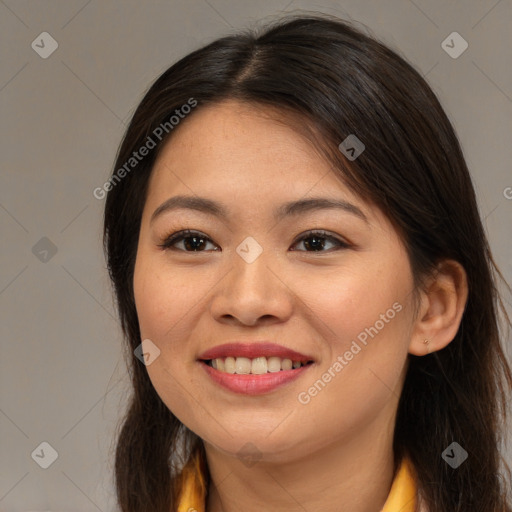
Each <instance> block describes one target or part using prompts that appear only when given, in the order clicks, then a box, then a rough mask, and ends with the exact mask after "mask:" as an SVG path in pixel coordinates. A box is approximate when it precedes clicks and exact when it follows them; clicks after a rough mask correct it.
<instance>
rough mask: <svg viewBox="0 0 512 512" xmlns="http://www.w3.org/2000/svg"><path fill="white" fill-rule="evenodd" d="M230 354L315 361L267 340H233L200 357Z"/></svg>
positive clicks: (207, 357) (207, 358)
mask: <svg viewBox="0 0 512 512" xmlns="http://www.w3.org/2000/svg"><path fill="white" fill-rule="evenodd" d="M230 356H231V357H247V358H249V359H255V358H256V357H280V358H281V359H291V360H292V361H300V362H303V363H307V362H308V361H313V358H312V357H311V356H308V355H305V354H301V353H300V352H296V351H295V350H291V349H289V348H286V347H284V346H282V345H277V344H276V343H270V342H266V341H260V342H252V343H242V342H232V343H225V344H223V345H217V346H216V347H213V348H210V349H208V350H207V351H206V352H203V353H202V354H201V355H200V356H199V358H198V359H202V360H204V361H208V360H210V359H218V358H226V357H230Z"/></svg>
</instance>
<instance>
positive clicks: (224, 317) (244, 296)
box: [211, 250, 294, 326]
mask: <svg viewBox="0 0 512 512" xmlns="http://www.w3.org/2000/svg"><path fill="white" fill-rule="evenodd" d="M288 280H289V279H287V277H286V275H285V273H284V271H283V267H282V265H281V266H279V265H278V264H277V262H276V259H275V258H272V254H271V251H265V250H264V251H263V252H262V253H261V254H260V256H259V257H258V258H257V259H256V260H255V261H252V262H251V263H248V262H247V261H245V260H244V259H243V258H242V257H241V256H239V254H238V253H236V252H234V253H233V265H232V268H231V270H230V271H229V272H228V274H227V275H226V276H225V278H224V279H222V280H221V282H220V283H219V285H218V287H216V292H215V294H214V296H213V299H212V301H211V314H212V316H213V317H214V318H215V320H217V321H218V322H222V323H231V324H235V325H246V326H254V325H257V324H265V325H270V324H273V323H279V322H285V321H286V320H287V319H288V318H289V317H290V315H291V313H292V309H293V302H294V293H293V291H292V290H291V284H290V283H288Z"/></svg>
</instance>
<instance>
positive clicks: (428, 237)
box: [104, 16, 512, 512]
mask: <svg viewBox="0 0 512 512" xmlns="http://www.w3.org/2000/svg"><path fill="white" fill-rule="evenodd" d="M105 190H107V191H108V196H107V200H106V207H105V225H104V229H105V231H104V234H105V238H104V242H105V249H106V255H107V260H108V267H109V271H110V275H111V279H112V281H113V284H114V288H115V292H116V296H117V301H118V306H119V312H120V317H121V321H122V326H123V330H124V334H125V337H126V341H127V348H128V352H127V354H128V357H129V364H130V367H131V377H132V383H133V396H132V398H131V403H130V406H129V410H128V412H127V415H126V417H125V418H124V423H123V425H122V429H121V431H120V434H119V438H118V443H117V452H116V467H115V471H116V482H117V495H118V500H119V503H120V507H121V510H122V511H123V512H134V511H137V512H140V511H153V512H155V511H170V510H171V511H175V510H178V511H179V512H182V511H193V510H198V511H202V510H206V511H208V512H219V511H221V510H222V511H227V512H229V511H232V510H244V511H253V510H297V511H298V510H325V511H331V510H333V511H334V510H340V509H343V510H350V511H352V512H359V511H360V512H363V511H375V512H377V511H380V510H383V511H385V512H390V511H398V510H400V511H402V512H406V511H420V510H421V511H431V512H434V511H435V512H448V511H449V512H455V511H460V512H462V511H463V512H470V511H474V512H476V511H483V510H485V511H486V512H491V511H494V512H498V511H507V512H510V510H511V507H510V502H509V501H507V500H508V496H507V492H506V490H507V488H510V479H508V480H507V483H504V482H502V476H501V473H500V469H501V467H500V462H502V460H501V459H502V457H501V456H500V453H499V449H498V448H499V443H500V439H501V437H500V435H501V429H502V428H503V425H504V421H505V412H506V409H505V405H506V392H507V391H508V390H510V388H511V386H512V374H511V370H510V367H509V366H508V364H507V361H506V359H505V356H504V352H503V350H502V347H501V346H500V341H499V333H498V320H499V318H498V307H497V306H498V305H502V304H501V301H500V298H499V296H498V293H497V290H496V286H497V285H496V278H495V275H499V276H500V277H501V274H500V273H499V271H498V270H497V269H496V268H495V265H494V262H493V259H492V255H491V252H490V250H489V247H488V243H487V241H486V237H485V234H484V231H483V228H482V223H481V220H480V218H479V215H478V210H477V203H476V200H475V193H474V190H473V186H472V184H471V180H470V176H469V173H468V169H467V166H466V164H465V161H464V157H463V154H462V151H461V148H460V145H459V142H458V140H457V137H456V135H455V133H454V130H453V128H452V126H451V124H450V122H449V120H448V119H447V117H446V115H445V113H444V111H443V109H442V108H441V106H440V104H439V102H438V100H437V98H436V96H435V95H434V93H433V92H432V91H431V89H430V88H429V86H428V85H427V84H426V82H425V81H424V80H423V78H422V77H421V76H420V75H419V74H418V72H417V71H415V70H414V69H413V68H412V67H411V66H410V65H409V64H408V63H407V62H405V60H404V59H403V58H401V57H400V56H398V55H397V54H396V53H394V52H393V51H391V50H390V49H389V48H387V47H386V46H385V45H383V44H381V43H380V42H378V41H377V40H376V39H374V38H373V37H369V36H368V35H365V34H364V33H362V32H361V31H360V30H358V29H356V28H354V27H353V26H351V25H350V24H349V23H347V22H344V21H341V20H338V19H334V18H328V17H325V16H324V17H318V16H307V17H297V18H289V19H285V20H281V21H280V22H278V23H276V24H275V26H271V27H267V29H266V30H265V31H263V32H262V33H261V34H259V35H258V34H253V33H242V34H239V35H234V36H229V37H225V38H222V39H219V40H217V41H215V42H213V43H211V44H209V45H207V46H206V47H204V48H201V49H199V50H197V51H195V52H193V53H191V54H190V55H188V56H186V57H185V58H183V59H181V60H180V61H179V62H178V63H176V64H174V65H173V66H172V67H171V68H169V69H168V70H167V71H166V72H165V73H163V74H162V75H161V76H160V77H159V78H158V79H157V80H156V82H155V83H154V84H153V86H152V87H151V88H150V89H149V91H148V92H147V94H146V95H145V97H144V99H143V100H142V102H141V103H140V105H139V106H138V108H137V110H136V112H135V114H134V116H133V119H132V121H131V123H130V125H129V127H128V129H127V131H126V134H125V137H124V140H123V142H122V144H121V147H120V150H119V153H118V157H117V162H116V166H115V170H114V173H113V175H112V177H111V179H110V180H109V182H108V183H107V184H106V186H105ZM502 309H503V308H502ZM503 312H504V309H503ZM505 316H506V314H505ZM505 320H506V322H507V325H509V324H510V322H509V321H508V318H506V319H505ZM134 354H135V355H136V356H137V357H134ZM141 361H142V362H143V363H144V364H142V363H141ZM508 478H510V472H509V473H508Z"/></svg>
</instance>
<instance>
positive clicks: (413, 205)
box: [104, 15, 512, 512]
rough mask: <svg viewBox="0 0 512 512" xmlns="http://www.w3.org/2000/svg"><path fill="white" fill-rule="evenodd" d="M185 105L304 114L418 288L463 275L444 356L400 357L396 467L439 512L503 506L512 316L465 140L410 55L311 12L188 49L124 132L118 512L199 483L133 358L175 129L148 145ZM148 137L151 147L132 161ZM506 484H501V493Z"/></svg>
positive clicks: (116, 280)
mask: <svg viewBox="0 0 512 512" xmlns="http://www.w3.org/2000/svg"><path fill="white" fill-rule="evenodd" d="M191 98H193V99H194V101H196V102H197V106H196V107H195V109H194V111H197V110H198V109H201V106H202V105H206V104H212V103H217V102H220V101H222V100H223V99H237V100H239V101H244V102H249V103H251V104H259V105H262V106H266V107H272V108H274V109H277V110H278V111H280V112H283V113H288V114H290V113H291V114H293V116H295V121H296V119H297V118H298V119H301V120H302V122H303V128H304V132H305V133H306V134H309V136H311V137H312V139H314V140H315V143H316V144H317V146H318V148H319V150H320V151H321V152H322V154H323V155H325V158H326V159H327V160H328V161H329V162H330V163H332V165H333V166H334V169H335V170H336V171H337V172H338V173H339V175H340V177H342V178H343V180H344V182H345V183H346V184H347V185H348V186H349V187H351V189H352V190H353V191H355V192H356V193H357V194H360V195H361V196H362V197H364V198H365V200H367V201H371V202H373V203H374V204H375V205H377V206H378V207H379V208H381V210H382V211H383V212H384V213H385V214H386V215H387V217H388V218H389V219H390V220H391V222H393V224H394V225H395V227H396V229H397V230H398V231H399V233H400V234H401V236H402V239H403V242H404V244H405V245H406V247H407V250H408V254H409V259H410V263H411V267H412V270H413V274H414V277H415V283H416V285H417V286H418V287H419V286H421V282H422V278H423V277H424V276H426V275H428V274H429V272H431V271H432V270H433V269H434V268H435V265H436V263H437V262H439V261H440V260H441V259H444V258H450V259H454V260H456V261H458V262H460V263H461V264H462V265H463V267H464V268H465V270H466V273H467V278H468V285H469V296H468V301H467V304H466V309H465V312H464V314H463V317H462V321H461V325H460V328H459V330H458V332H457V335H456V336H455V338H454V339H453V341H452V342H451V343H449V345H448V346H447V347H446V348H444V349H443V350H441V351H438V352H434V353H431V354H428V355H426V356H423V357H417V356H413V355H409V367H408V370H407V376H406V380H405V384H404V388H403V391H402V395H401V398H400V402H399V405H398V413H397V419H396V427H395V435H394V442H393V448H394V453H395V467H396V466H397V464H398V463H399V461H400V460H402V458H403V457H404V456H408V457H409V458H410V459H411V461H412V463H413V465H414V467H415V469H416V472H417V475H418V479H419V492H420V495H421V497H422V499H423V500H424V501H425V503H426V504H427V506H428V507H429V508H430V510H432V511H436V512H477V511H478V512H483V511H485V512H504V511H506V512H511V506H510V502H509V501H508V500H509V497H508V494H507V487H509V488H510V487H511V484H510V471H509V470H508V466H507V465H506V463H505V461H504V459H503V457H501V455H500V451H499V446H500V441H501V439H502V436H503V432H502V429H503V426H504V425H505V424H506V412H507V411H506V401H507V393H508V391H510V389H511V388H512V372H511V369H510V366H509V365H508V363H507V360H506V357H505V354H504V350H503V348H502V347H501V345H500V329H499V326H500V323H499V322H500V318H501V320H502V322H503V326H506V327H507V328H509V326H510V320H509V318H508V317H507V315H506V311H505V309H504V307H503V303H502V301H501V299H500V296H499V293H498V289H497V287H498V278H500V279H502V280H503V277H502V275H501V273H500V272H499V269H498V268H497V267H496V265H495V262H494V261H493V257H492V254H491V251H490V248H489V245H488V242H487V239H486V235H485V232H484V229H483V226H482V222H481V219H480V216H479V213H478V207H477V202H476V198H475V192H474V189H473V185H472V182H471V178H470V175H469V172H468V168H467V165H466V163H465V160H464V156H463V153H462V150H461V147H460V144H459V141H458V139H457V136H456V134H455V132H454V129H453V127H452V125H451V124H450V121H449V120H448V118H447V116H446V114H445V112H444V111H443V109H442V107H441V105H440V103H439V101H438V99H437V97H436V96H435V94H434V93H433V91H432V90H431V89H430V87H429V86H428V84H427V83H426V81H425V80H424V79H423V78H422V76H421V75H420V74H419V73H418V72H417V71H416V70H415V69H414V68H413V67H412V66H411V65H410V64H409V63H408V62H407V61H406V60H405V59H404V58H403V57H401V56H400V55H398V53H397V52H396V51H393V50H391V49H390V48H388V47H387V46H386V45H384V44H382V43H381V42H379V41H378V40H377V38H375V37H374V36H370V35H367V34H365V33H364V32H363V31H362V29H360V28H356V27H355V26H354V25H353V24H352V23H349V22H346V21H342V20H339V19H336V18H332V17H328V16H319V15H308V16H299V17H296V16H293V17H288V18H285V19H281V20H279V21H277V22H275V23H274V24H273V25H270V26H267V27H266V28H265V29H264V30H263V31H260V32H257V31H245V32H242V33H239V34H236V35H231V36H227V37H223V38H221V39H218V40H216V41H214V42H212V43H211V44H208V45H207V46H205V47H203V48H201V49H199V50H196V51H194V52H193V53H191V54H189V55H187V56H186V57H184V58H182V59H181V60H180V61H179V62H177V63H176V64H174V65H173V66H171V67H170V68H169V69H168V70H167V71H165V72H164V73H163V74H162V75H161V76H160V77H159V78H158V79H157V80H156V81H155V82H154V84H153V85H152V86H151V87H150V88H149V90H148V91H147V93H146V94H145V96H144V98H143V99H142V101H141V103H140V104H139V106H138V108H137V109H136V111H135V113H134V115H133V118H132V120H131V122H130V124H129V126H128V129H127V130H126V134H125V136H124V139H123V141H122V143H121V146H120V148H119V152H118V156H117V161H116V164H115V168H114V172H113V175H112V177H111V181H110V184H109V186H108V189H110V190H109V192H108V195H107V198H106V205H105V221H104V247H105V252H106V257H107V262H108V269H109V273H110V277H111V280H112V282H113V286H114V290H115V294H116V298H117V306H118V310H119V315H120V319H121V324H122V328H123V332H124V336H125V339H126V349H127V350H126V355H127V359H128V366H129V372H130V376H131V381H132V386H133V392H132V396H131V401H130V404H129V408H128V410H127V413H126V416H125V417H124V420H123V424H122V428H121V429H120V432H119V436H118V438H117V449H116V458H115V477H116V486H117V497H118V501H119V504H120V507H121V510H122V511H123V512H143V511H148V512H149V511H151V512H168V511H169V510H175V508H176V499H177V497H176V492H175V489H176V488H177V487H179V485H177V483H178V484H179V476H180V467H181V466H182V465H183V463H184V462H185V461H186V459H187V456H188V455H187V454H191V453H196V454H197V453H199V454H200V455H201V454H202V458H201V460H202V465H201V468H202V471H203V472H204V476H205V478H206V480H208V468H207V467H206V465H205V464H204V447H203V446H202V442H201V440H200V439H199V438H198V437H197V436H196V435H195V434H194V433H192V432H191V431H189V430H188V429H187V428H186V426H185V425H183V424H182V423H181V422H180V421H179V420H178V419H177V418H176V417H175V416H174V415H173V414H172V412H171V411H169V410H168V408H167V407H166V406H165V404H164V403H163V402H162V400H161V399H160V397H159V396H158V394H157V393H156V391H155V389H154V388H153V386H152V384H151V382H150V379H149V377H148V374H147V371H146V369H145V366H144V365H143V364H141V363H140V361H139V360H138V359H137V358H136V357H134V355H133V351H134V349H135V348H136V347H137V346H138V345H139V344H140V343H141V338H140V331H139V325H138V319H137V314H136V310H135V303H134V295H133V271H134V263H135V257H136V250H137V243H138V236H139V229H140V223H141V216H142V210H143V207H144V202H145V197H146V192H147V185H148V179H149V176H150V173H151V170H152V166H153V163H154V161H155V158H156V157H157V155H158V152H159V150H160V149H161V148H162V146H163V145H164V144H165V142H166V141H167V140H168V139H169V137H172V134H173V132H174V131H175V130H179V125H178V126H176V127H171V126H170V125H169V123H168V125H167V129H166V130H165V132H163V131H162V129H160V132H162V134H163V135H165V136H160V137H155V133H159V134H160V132H158V131H157V132H155V130H156V129H157V128H158V127H161V126H162V123H165V122H168V120H169V118H170V116H171V115H172V114H173V113H174V112H175V111H176V110H177V109H180V108H181V107H182V106H183V105H185V104H187V103H189V104H190V100H191ZM194 111H192V112H191V113H190V114H189V115H190V116H193V115H194ZM293 116H291V117H290V119H291V118H292V117H293ZM295 121H294V123H293V124H297V123H296V122H295ZM185 122H186V121H185ZM350 134H355V135H356V136H357V137H358V138H359V139H360V140H361V141H363V143H364V144H365V146H366V149H365V151H364V152H363V153H362V154H361V155H360V156H359V157H358V158H357V159H356V160H354V161H348V159H347V158H345V156H344V155H343V154H342V152H341V151H340V150H339V149H338V145H339V144H340V142H341V141H343V140H344V139H345V138H346V137H347V136H348V135H350ZM148 138H151V139H152V140H153V141H154V142H155V143H156V147H155V148H154V149H152V150H151V151H150V152H149V154H148V155H147V156H145V157H144V158H143V159H142V160H141V161H140V162H138V163H137V165H136V166H133V168H129V167H126V163H127V162H128V161H129V160H130V158H131V157H132V153H133V151H136V150H137V149H138V148H140V147H142V146H143V145H145V144H147V141H148V140H149V139H148ZM157 139H158V140H157ZM123 166H124V169H125V172H124V173H120V172H119V169H121V168H123ZM106 189H107V187H106ZM503 281H504V280H503ZM508 289H509V291H510V288H508ZM500 312H501V317H500ZM504 336H505V335H504ZM504 339H505V338H504ZM454 441H456V442H457V443H459V444H460V445H461V446H462V447H463V448H464V449H465V450H466V451H467V452H468V454H469V457H468V459H467V460H466V461H465V462H464V463H463V464H462V465H460V466H459V467H458V468H457V469H452V468H451V467H450V466H449V465H448V464H447V463H446V462H445V461H444V460H443V459H442V457H441V454H442V453H443V451H444V450H445V449H446V448H447V447H448V446H449V445H450V444H451V443H452V442H454ZM501 463H503V467H501ZM505 468H506V469H507V470H508V472H507V473H505V471H503V470H504V469H505ZM504 474H506V475H507V478H508V485H505V484H503V483H502V480H503V479H504V477H503V475H504Z"/></svg>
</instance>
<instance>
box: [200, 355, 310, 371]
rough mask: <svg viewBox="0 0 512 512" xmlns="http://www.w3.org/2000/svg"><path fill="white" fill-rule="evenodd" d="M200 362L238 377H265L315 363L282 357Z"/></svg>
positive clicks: (231, 357)
mask: <svg viewBox="0 0 512 512" xmlns="http://www.w3.org/2000/svg"><path fill="white" fill-rule="evenodd" d="M200 361H201V362H202V363H203V364H205V365H207V366H209V367H210V368H213V369H214V370H217V371H218V372H221V373H228V374H232V375H233V374H237V375H265V374H268V373H279V372H283V371H289V370H292V371H293V370H299V369H300V368H302V367H304V366H309V365H311V364H313V363H314V361H313V360H308V361H294V360H292V359H288V358H281V357H276V356H272V357H263V356H261V357H255V358H252V359H250V358H248V357H235V356H228V357H218V358H215V359H200Z"/></svg>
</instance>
